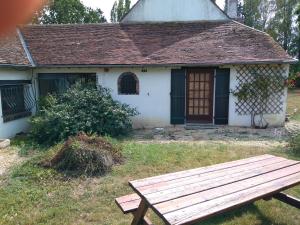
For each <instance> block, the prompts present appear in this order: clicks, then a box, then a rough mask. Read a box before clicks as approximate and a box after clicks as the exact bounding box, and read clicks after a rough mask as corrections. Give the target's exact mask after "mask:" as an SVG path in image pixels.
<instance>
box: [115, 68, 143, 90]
mask: <svg viewBox="0 0 300 225" xmlns="http://www.w3.org/2000/svg"><path fill="white" fill-rule="evenodd" d="M118 91H119V94H121V95H138V94H139V80H138V78H137V76H136V75H135V74H134V73H130V72H127V73H123V74H121V75H120V77H119V79H118Z"/></svg>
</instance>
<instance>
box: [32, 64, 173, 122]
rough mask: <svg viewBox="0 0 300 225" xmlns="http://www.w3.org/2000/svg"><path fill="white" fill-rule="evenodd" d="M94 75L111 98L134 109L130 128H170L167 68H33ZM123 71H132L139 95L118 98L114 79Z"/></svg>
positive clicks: (169, 86) (44, 71)
mask: <svg viewBox="0 0 300 225" xmlns="http://www.w3.org/2000/svg"><path fill="white" fill-rule="evenodd" d="M73 72H75V73H96V74H97V80H98V83H99V84H100V85H102V86H103V87H106V88H109V89H110V90H111V94H112V97H113V98H114V99H115V100H118V101H120V102H122V103H126V104H129V105H130V106H132V107H136V108H137V110H138V112H139V113H140V115H138V116H137V117H135V118H133V126H134V128H153V127H166V126H170V110H171V109H170V104H171V103H170V92H171V68H147V72H142V69H141V68H110V69H109V71H108V72H105V71H104V69H103V68H86V69H78V68H77V69H76V68H69V69H68V68H55V69H49V68H48V69H47V68H45V69H37V70H35V74H36V75H37V74H38V73H73ZM124 72H132V73H134V74H136V76H137V77H138V79H139V86H140V93H139V95H119V94H118V78H119V76H120V75H121V74H122V73H124Z"/></svg>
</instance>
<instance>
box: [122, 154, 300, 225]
mask: <svg viewBox="0 0 300 225" xmlns="http://www.w3.org/2000/svg"><path fill="white" fill-rule="evenodd" d="M129 184H130V186H131V187H132V188H133V190H134V191H135V192H136V193H137V194H138V196H137V195H136V196H137V197H138V198H139V200H138V207H137V208H136V209H137V210H136V211H135V212H134V218H133V221H132V225H137V224H145V221H144V217H145V215H146V213H147V210H148V209H149V208H151V209H153V211H154V212H155V213H156V214H157V215H158V216H159V217H160V218H161V219H162V220H163V221H164V222H165V223H166V224H169V225H183V224H184V225H185V224H194V223H196V222H199V221H203V220H205V219H207V218H210V217H212V216H214V215H216V214H220V213H223V212H227V211H229V210H232V209H234V208H238V207H240V206H242V205H245V204H248V203H252V202H254V201H257V200H260V199H265V200H267V199H269V198H276V199H278V200H280V201H283V202H285V203H288V204H290V205H293V206H295V207H297V208H300V201H299V200H298V199H295V198H293V197H290V196H288V195H285V194H283V193H281V192H282V191H283V190H286V189H289V188H291V187H293V186H295V185H298V184H300V162H298V161H294V160H288V159H285V158H281V157H276V156H272V155H262V156H257V157H252V158H248V159H243V160H238V161H234V162H229V163H223V164H219V165H214V166H208V167H204V168H198V169H192V170H187V171H182V172H177V173H171V174H166V175H162V176H157V177H151V178H146V179H142V180H135V181H131V182H129ZM124 197H126V196H124ZM137 197H134V195H130V196H129V197H128V196H127V202H126V204H128V205H129V206H130V204H132V205H131V206H133V205H134V204H136V203H137ZM123 201H124V204H125V200H124V199H123ZM146 224H147V223H146Z"/></svg>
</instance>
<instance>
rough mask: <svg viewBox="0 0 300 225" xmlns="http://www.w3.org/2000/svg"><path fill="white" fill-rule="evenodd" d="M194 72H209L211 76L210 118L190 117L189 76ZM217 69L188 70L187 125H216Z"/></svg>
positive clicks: (199, 68)
mask: <svg viewBox="0 0 300 225" xmlns="http://www.w3.org/2000/svg"><path fill="white" fill-rule="evenodd" d="M193 71H196V72H197V71H199V72H209V73H210V75H211V82H210V97H209V99H210V107H209V116H195V117H193V116H189V74H190V72H193ZM215 71H216V68H215V67H203V68H201V67H196V68H192V67H190V68H186V84H185V86H186V104H185V108H186V110H185V112H186V123H203V124H213V123H214V104H215V99H214V96H215Z"/></svg>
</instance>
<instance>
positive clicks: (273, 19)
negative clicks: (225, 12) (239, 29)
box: [242, 0, 299, 56]
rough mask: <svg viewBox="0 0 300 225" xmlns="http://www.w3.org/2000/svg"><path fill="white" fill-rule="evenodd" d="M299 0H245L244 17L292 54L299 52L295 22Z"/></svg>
mask: <svg viewBox="0 0 300 225" xmlns="http://www.w3.org/2000/svg"><path fill="white" fill-rule="evenodd" d="M297 2H298V1H297V0H244V1H243V5H242V19H243V20H244V23H245V24H246V25H248V26H250V27H253V28H256V29H259V30H261V31H265V32H267V33H269V34H270V35H271V36H272V37H273V38H274V39H275V40H276V41H277V42H278V43H280V44H281V46H282V47H283V48H284V49H285V50H286V51H288V52H289V53H290V54H291V55H294V56H296V55H298V52H299V29H298V27H297V26H296V23H295V21H296V20H295V8H296V5H297Z"/></svg>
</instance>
